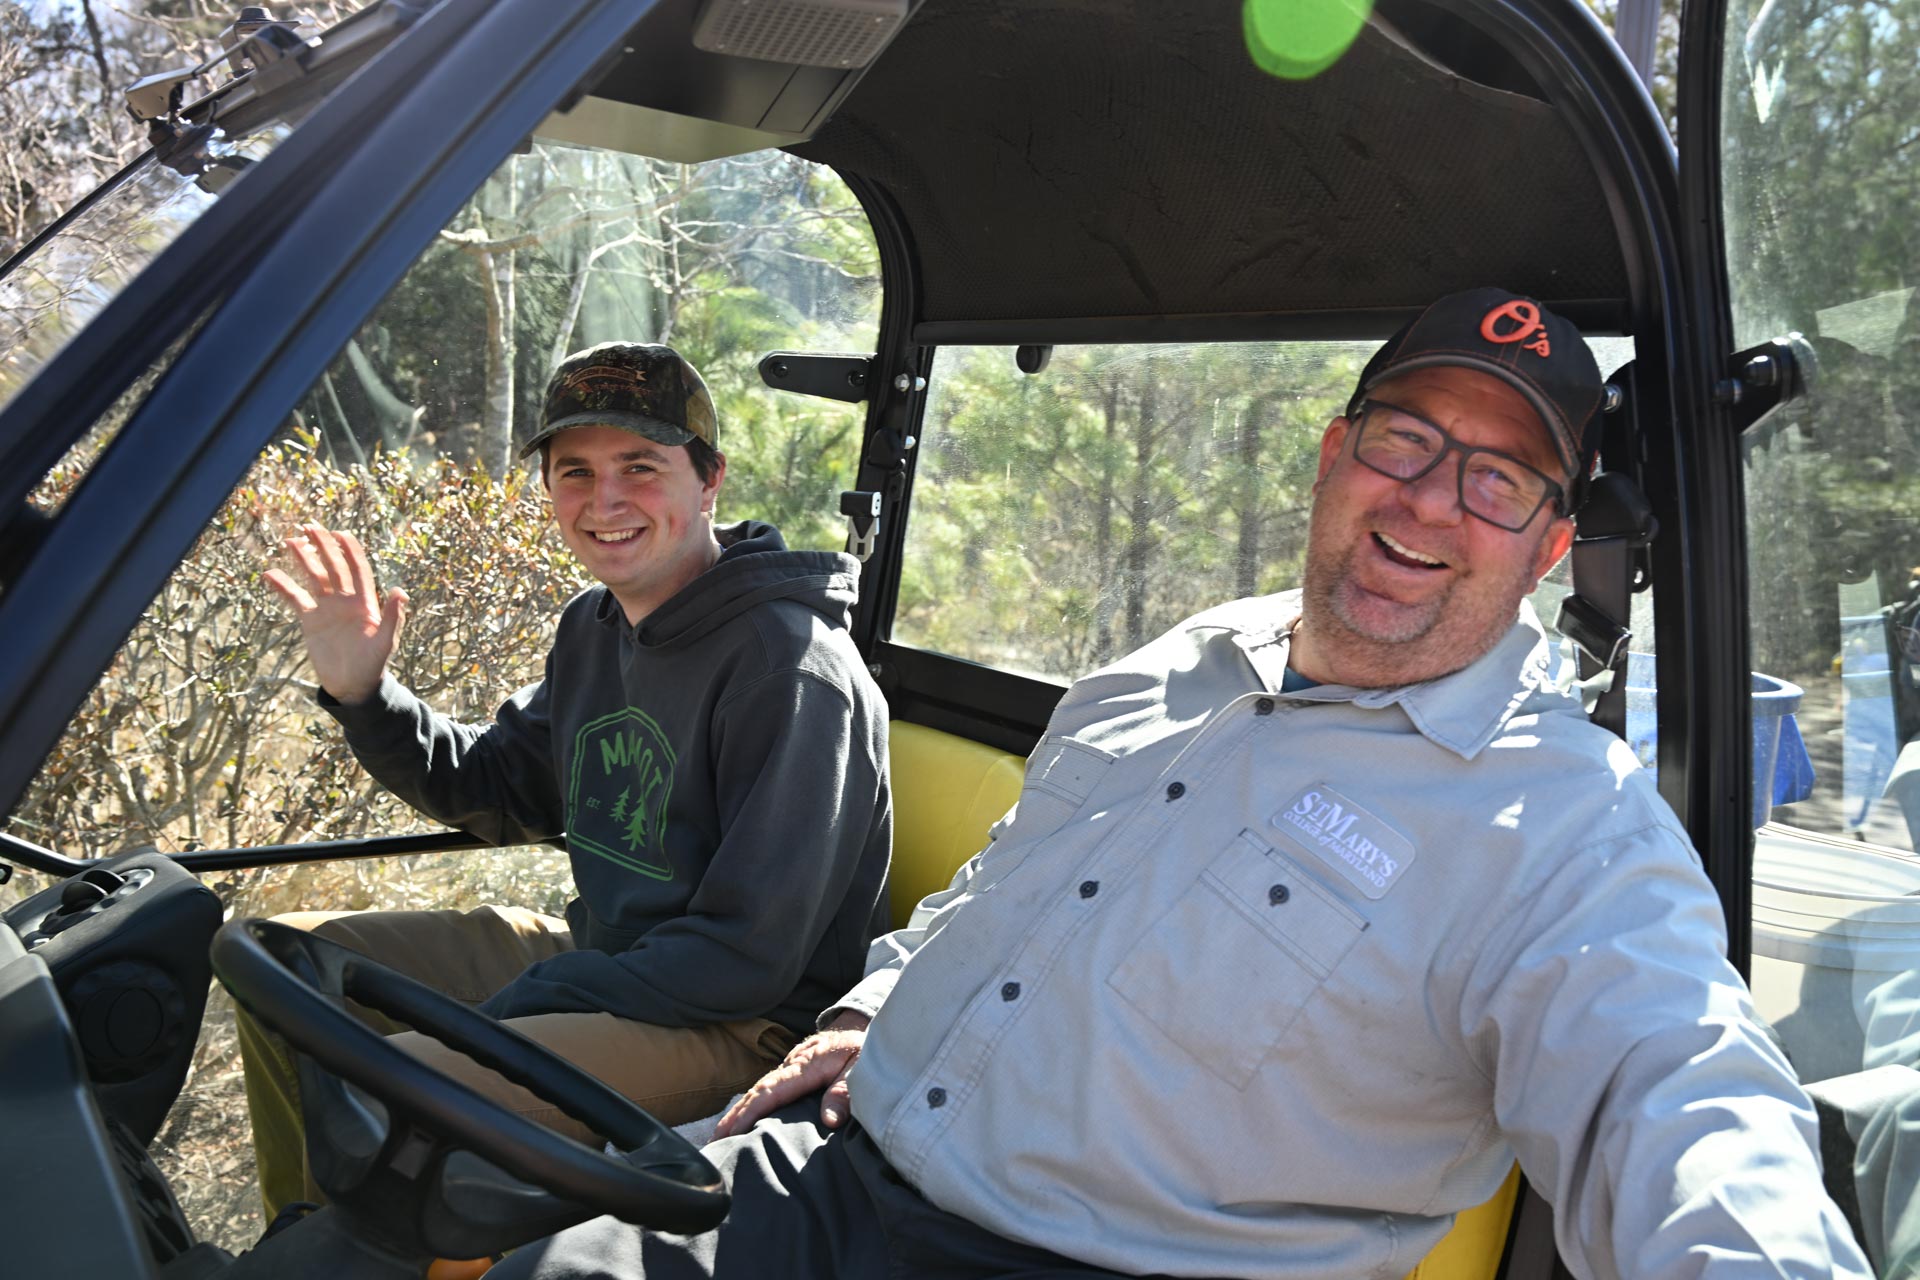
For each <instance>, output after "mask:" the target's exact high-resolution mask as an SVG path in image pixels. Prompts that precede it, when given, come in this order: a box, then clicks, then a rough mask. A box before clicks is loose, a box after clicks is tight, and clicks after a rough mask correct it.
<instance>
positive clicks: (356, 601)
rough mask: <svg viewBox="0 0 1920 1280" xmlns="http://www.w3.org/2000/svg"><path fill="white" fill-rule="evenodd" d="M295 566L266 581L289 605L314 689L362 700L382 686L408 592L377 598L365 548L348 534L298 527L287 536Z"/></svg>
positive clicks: (352, 700)
mask: <svg viewBox="0 0 1920 1280" xmlns="http://www.w3.org/2000/svg"><path fill="white" fill-rule="evenodd" d="M285 545H286V548H287V550H288V551H289V552H291V553H292V554H293V562H294V566H295V569H296V572H297V576H298V580H296V575H295V574H290V573H288V572H286V571H285V570H283V569H269V570H267V572H266V575H265V576H266V580H267V585H268V586H270V587H272V588H273V589H274V591H275V592H276V593H277V594H278V595H279V596H280V598H281V599H283V600H285V601H286V602H287V603H288V604H289V605H290V606H292V608H293V616H294V618H295V620H296V621H298V622H299V624H300V634H301V635H302V636H303V637H304V638H305V639H306V642H307V657H308V659H309V660H310V661H311V662H312V663H313V673H314V677H315V678H316V679H318V680H319V682H320V687H321V688H323V689H325V690H326V691H327V692H328V693H330V694H332V695H333V696H334V698H335V699H336V700H337V701H340V702H343V703H349V704H351V703H356V702H365V701H366V700H367V699H368V698H370V697H372V696H373V693H374V690H376V689H378V688H379V687H380V677H381V675H382V674H383V673H384V672H385V671H386V669H387V659H388V658H391V657H392V656H393V650H394V646H395V645H397V644H398V643H399V641H400V628H401V627H402V626H403V625H405V623H406V613H407V594H406V592H404V591H402V590H400V589H399V588H398V587H395V588H394V589H393V590H391V591H389V592H387V594H386V595H385V596H384V597H383V596H381V594H380V587H379V585H378V584H377V583H376V582H375V581H374V578H373V565H372V563H371V562H370V561H369V560H368V559H367V549H366V548H365V547H363V546H361V545H360V540H359V539H358V538H356V537H354V536H353V535H352V534H350V533H339V532H335V531H333V530H331V529H322V528H321V527H320V526H319V525H317V524H309V525H303V526H301V531H300V533H298V534H297V535H295V536H293V537H291V538H288V539H286V542H285Z"/></svg>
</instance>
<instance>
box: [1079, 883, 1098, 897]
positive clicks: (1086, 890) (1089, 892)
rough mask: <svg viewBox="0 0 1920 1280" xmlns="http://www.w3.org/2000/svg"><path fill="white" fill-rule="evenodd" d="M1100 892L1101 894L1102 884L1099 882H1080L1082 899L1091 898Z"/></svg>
mask: <svg viewBox="0 0 1920 1280" xmlns="http://www.w3.org/2000/svg"><path fill="white" fill-rule="evenodd" d="M1098 892H1100V882H1099V881H1098V880H1082V881H1081V882H1080V896H1081V897H1083V898H1091V897H1092V896H1093V895H1094V894H1096V893H1098Z"/></svg>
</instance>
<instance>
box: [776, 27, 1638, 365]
mask: <svg viewBox="0 0 1920 1280" xmlns="http://www.w3.org/2000/svg"><path fill="white" fill-rule="evenodd" d="M1381 10H1382V12H1383V13H1385V14H1387V15H1389V16H1390V20H1391V24H1392V25H1391V26H1390V27H1386V25H1385V24H1383V23H1381V22H1378V21H1376V23H1375V24H1374V25H1373V26H1370V27H1369V28H1368V29H1367V30H1365V31H1364V32H1363V33H1362V34H1361V37H1360V39H1359V40H1358V41H1357V42H1356V43H1355V44H1354V46H1353V48H1352V49H1351V50H1350V51H1349V52H1348V54H1347V56H1346V57H1345V58H1343V59H1342V60H1341V61H1340V62H1339V63H1338V64H1336V65H1335V66H1334V67H1333V68H1332V69H1330V70H1329V71H1327V72H1325V73H1323V74H1322V75H1321V76H1319V77H1318V78H1317V79H1314V80H1312V81H1309V82H1305V83H1298V82H1289V81H1284V80H1280V79H1276V78H1274V77H1272V76H1269V75H1267V74H1265V73H1264V72H1262V71H1260V70H1259V69H1258V68H1257V67H1255V66H1254V64H1253V62H1252V60H1251V59H1250V58H1249V56H1248V55H1247V53H1246V50H1245V47H1244V45H1243V43H1242V35H1241V27H1240V18H1239V6H1238V5H1232V4H1226V3H1222V2H1221V0H1159V2H1157V3H1147V4H1125V5H1122V4H1116V3H1114V0H1011V2H1008V0H995V2H993V3H988V4H985V5H982V4H980V3H964V2H963V0H926V3H925V4H924V5H923V6H922V7H921V8H920V9H919V10H918V12H917V13H916V14H915V15H914V17H913V19H912V20H911V21H910V22H909V23H908V24H907V26H906V27H905V29H904V30H903V31H902V32H901V33H900V35H899V36H898V37H897V38H896V39H895V40H894V42H893V44H892V45H891V46H890V47H889V48H888V49H887V51H886V52H885V53H884V54H883V55H882V57H881V58H880V60H879V61H878V62H877V63H876V64H875V65H874V66H873V67H872V68H871V69H870V70H869V71H868V72H867V74H866V76H865V78H864V79H862V80H861V81H860V82H859V84H858V85H857V86H856V87H855V88H854V90H853V92H852V93H851V94H850V95H849V97H848V98H847V100H846V102H845V103H844V104H843V105H842V106H841V108H840V110H839V111H838V113H837V114H836V115H835V116H834V118H833V119H832V120H830V121H829V122H828V123H827V124H826V125H825V126H824V127H823V128H822V129H821V130H820V131H819V132H818V134H817V135H816V136H815V137H814V139H813V140H812V141H810V142H808V143H805V144H801V145H798V146H796V147H794V148H793V150H794V151H795V152H796V153H797V154H799V155H802V156H804V157H807V158H809V159H813V160H819V161H823V162H825V163H827V164H830V165H832V166H833V167H834V168H836V169H838V170H840V171H842V172H843V173H847V174H853V175H859V176H862V177H864V178H866V179H869V180H871V181H872V182H874V183H876V184H877V185H878V186H879V187H881V188H882V189H884V190H885V191H886V192H887V193H888V194H889V195H890V196H892V198H893V199H894V201H895V202H896V203H897V204H898V206H899V208H900V211H901V213H902V216H903V218H904V220H905V222H906V224H907V226H908V228H909V231H910V235H911V238H912V242H913V251H914V253H915V255H916V258H917V265H918V269H919V274H920V279H921V282H922V287H923V289H924V294H923V300H922V306H921V309H920V314H919V315H918V316H916V317H915V319H916V321H917V322H919V323H920V324H922V325H926V324H933V325H936V326H937V325H941V324H943V323H952V322H974V323H976V324H978V323H985V322H1001V323H1002V324H1003V325H1004V324H1006V322H1015V325H1016V327H1017V322H1021V321H1034V320H1050V319H1068V318H1074V319H1080V318H1098V319H1106V320H1112V319H1116V318H1123V317H1146V318H1156V317H1158V318H1184V319H1182V320H1181V321H1180V322H1178V323H1175V324H1173V325H1170V326H1168V328H1169V330H1170V331H1178V330H1181V329H1188V330H1191V329H1192V327H1193V325H1192V321H1193V320H1194V319H1195V318H1204V317H1217V318H1219V319H1218V320H1216V321H1214V322H1213V325H1212V327H1213V328H1215V329H1220V328H1223V327H1224V328H1226V329H1232V328H1234V327H1236V325H1246V326H1247V327H1257V322H1255V321H1254V320H1253V317H1257V316H1260V315H1272V314H1273V313H1288V314H1294V315H1298V314H1299V313H1303V312H1306V313H1314V312H1362V313H1374V314H1378V313H1383V312H1384V313H1389V314H1391V313H1397V312H1403V311H1409V310H1412V309H1415V308H1417V307H1419V306H1420V305H1423V304H1424V303H1425V302H1427V301H1430V300H1431V299H1432V298H1433V297H1435V296H1436V295H1438V294H1440V293H1443V292H1446V291H1448V290H1450V289H1454V288H1459V287H1463V286H1466V285H1470V284H1477V283H1498V284H1502V285H1505V286H1506V287H1508V288H1511V289H1515V290H1518V291H1521V292H1525V293H1530V294H1532V295H1534V296H1537V297H1540V298H1541V299H1542V300H1544V301H1547V302H1549V303H1553V304H1556V305H1561V306H1567V307H1568V309H1569V310H1575V311H1577V312H1579V313H1582V314H1583V315H1584V316H1585V317H1587V318H1589V320H1591V319H1593V318H1595V317H1596V315H1609V314H1614V315H1617V314H1622V313H1623V312H1624V307H1623V305H1619V304H1618V300H1619V299H1622V298H1624V297H1625V296H1626V294H1627V276H1626V269H1625V266H1624V263H1623V260H1622V256H1621V251H1620V247H1619V244H1618V242H1617V238H1616V232H1615V229H1614V225H1613V222H1612V220H1611V218H1610V216H1609V212H1608V206H1607V202H1606V199H1605V196H1604V193H1603V191H1602V190H1601V188H1600V185H1599V183H1598V181H1597V180H1596V179H1595V176H1594V173H1593V170H1592V169H1591V167H1590V166H1589V164H1588V161H1587V158H1586V156H1585V154H1584V152H1583V151H1582V149H1581V147H1580V145H1579V143H1578V142H1577V141H1576V139H1575V137H1574V135H1573V133H1572V131H1571V130H1570V129H1569V128H1568V127H1567V125H1566V122H1565V121H1564V120H1563V119H1562V118H1561V116H1560V115H1559V114H1558V113H1557V112H1556V110H1555V109H1554V108H1553V107H1551V106H1549V105H1548V104H1547V103H1546V102H1545V101H1543V100H1542V97H1543V96H1544V95H1541V94H1540V92H1539V90H1538V89H1537V88H1536V87H1534V86H1533V85H1532V84H1531V83H1530V82H1529V81H1528V80H1527V79H1526V77H1525V75H1524V73H1522V72H1520V70H1519V68H1518V66H1517V64H1515V63H1513V62H1512V60H1511V59H1510V58H1508V57H1507V55H1505V54H1504V53H1503V52H1501V51H1500V50H1499V49H1498V48H1497V46H1494V45H1492V44H1491V42H1488V41H1486V40H1485V38H1484V37H1482V36H1480V35H1479V34H1478V33H1477V32H1474V31H1473V30H1472V29H1471V28H1468V27H1466V26H1465V25H1464V24H1462V23H1460V22H1459V21H1458V20H1457V19H1455V18H1451V17H1448V16H1446V15H1444V14H1443V13H1442V12H1441V11H1439V10H1436V9H1432V8H1429V7H1427V6H1426V5H1424V4H1421V3H1419V0H1397V2H1392V3H1383V4H1382V5H1381ZM1383 27H1385V29H1384V30H1383V29H1382V28H1383ZM1416 46H1417V47H1418V48H1419V49H1420V50H1421V52H1415V51H1414V49H1415V47H1416ZM1441 58H1444V59H1445V61H1446V62H1447V63H1449V64H1451V66H1453V67H1457V68H1470V69H1471V76H1472V78H1469V77H1468V76H1466V75H1461V74H1456V72H1455V71H1453V70H1449V69H1448V68H1447V67H1446V66H1443V65H1441V63H1440V61H1439V59H1441ZM1496 86H1503V87H1496ZM1569 304H1572V305H1569Z"/></svg>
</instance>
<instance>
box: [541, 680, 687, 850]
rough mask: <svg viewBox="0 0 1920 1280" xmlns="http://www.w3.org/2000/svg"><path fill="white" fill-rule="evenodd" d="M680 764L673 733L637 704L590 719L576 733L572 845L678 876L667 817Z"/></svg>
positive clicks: (570, 818) (569, 818)
mask: <svg viewBox="0 0 1920 1280" xmlns="http://www.w3.org/2000/svg"><path fill="white" fill-rule="evenodd" d="M674 764H675V758H674V754H673V748H672V747H671V746H670V745H668V743H667V739H666V735H665V734H663V733H661V732H660V726H659V725H657V724H655V723H654V722H653V717H651V716H649V715H648V714H647V713H646V712H644V711H641V710H640V709H639V708H637V707H628V708H627V709H626V710H624V711H616V712H614V713H613V714H612V715H606V716H601V717H600V718H599V719H598V720H594V721H592V722H590V723H588V724H586V725H583V726H582V727H581V729H580V732H579V733H577V734H575V735H574V739H573V778H572V779H571V783H570V785H569V787H568V789H567V843H568V845H569V846H570V847H572V848H574V849H584V850H586V851H587V852H589V853H594V854H598V855H599V856H600V857H602V858H605V859H606V860H607V861H608V862H613V863H618V864H619V865H620V866H623V867H625V868H627V870H629V871H638V872H639V873H640V874H641V875H645V876H652V877H653V878H654V879H656V880H671V879H673V868H672V867H671V866H669V865H668V863H667V854H666V819H667V797H668V796H670V795H672V794H673V768H674Z"/></svg>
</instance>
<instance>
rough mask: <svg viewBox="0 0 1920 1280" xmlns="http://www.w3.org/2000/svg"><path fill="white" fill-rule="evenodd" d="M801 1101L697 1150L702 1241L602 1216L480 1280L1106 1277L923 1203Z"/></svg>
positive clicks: (811, 1102) (848, 1130) (852, 1130)
mask: <svg viewBox="0 0 1920 1280" xmlns="http://www.w3.org/2000/svg"><path fill="white" fill-rule="evenodd" d="M819 1114H820V1103H819V1099H818V1098H807V1099H804V1100H802V1101H801V1102H799V1103H796V1104H795V1105H793V1106H791V1107H788V1108H787V1109H786V1110H784V1111H782V1112H780V1113H779V1114H778V1115H777V1116H774V1117H771V1118H769V1119H767V1120H765V1121H763V1122H761V1124H760V1125H759V1126H757V1127H756V1128H755V1129H754V1130H753V1132H751V1133H746V1134H742V1135H740V1136H739V1137H737V1138H728V1139H725V1140H723V1141H721V1142H716V1143H714V1144H713V1145H712V1146H710V1147H708V1148H707V1150H706V1155H707V1158H708V1159H710V1160H712V1161H713V1163H714V1164H715V1165H716V1166H718V1168H719V1170H720V1172H721V1174H722V1176H723V1177H725V1178H726V1180H727V1182H728V1184H729V1186H730V1187H731V1188H732V1190H733V1209H732V1212H730V1213H729V1214H728V1215H727V1220H726V1221H725V1222H723V1223H721V1224H720V1226H719V1227H718V1228H717V1229H716V1230H714V1231H710V1232H708V1233H707V1234H705V1235H700V1236H675V1235H661V1234H658V1233H655V1232H652V1231H641V1230H640V1229H638V1228H636V1227H631V1226H628V1225H627V1224H626V1223H624V1222H619V1221H616V1220H614V1219H612V1218H596V1219H595V1220H594V1221H592V1222H589V1223H586V1224H584V1225H583V1226H578V1227H575V1228H573V1229H572V1230H571V1231H563V1232H561V1233H560V1234H559V1235H557V1236H554V1237H552V1238H551V1239H548V1240H543V1241H541V1242H539V1243H538V1244H532V1245H528V1246H527V1247H526V1248H524V1249H521V1250H519V1251H517V1252H516V1253H514V1254H513V1255H512V1256H511V1257H509V1258H508V1259H507V1260H506V1261H505V1262H503V1263H501V1264H500V1265H498V1266H496V1267H495V1268H494V1269H493V1270H492V1271H489V1272H488V1273H487V1280H587V1278H588V1277H599V1278H602V1280H643V1278H644V1280H816V1278H818V1280H988V1278H989V1277H992V1278H994V1280H1013V1278H1015V1277H1018V1278H1019V1280H1067V1277H1073V1278H1074V1280H1085V1278H1086V1277H1089V1276H1113V1275H1115V1274H1116V1273H1115V1272H1111V1271H1104V1270H1102V1269H1100V1268H1098V1267H1092V1266H1087V1265H1085V1264H1083V1263H1078V1262H1074V1261H1072V1260H1071V1259H1068V1258H1063V1257H1060V1256H1059V1255H1058V1254H1054V1253H1049V1252H1048V1251H1047V1250H1045V1249H1036V1248H1032V1247H1030V1246H1027V1245H1023V1244H1016V1243H1015V1242H1013V1241H1011V1240H1007V1239H1005V1238H1003V1237H1001V1236H997V1235H995V1234H993V1233H992V1232H991V1231H987V1230H985V1229H983V1228H981V1227H977V1226H975V1225H974V1224H973V1223H971V1222H968V1221H967V1220H966V1219H964V1218H960V1217H956V1216H955V1215H953V1214H951V1213H948V1212H946V1211H945V1210H943V1209H938V1208H936V1207H934V1206H933V1205H931V1204H929V1203H928V1202H927V1201H926V1199H925V1198H923V1197H922V1196H921V1195H920V1193H919V1192H917V1191H915V1190H914V1189H913V1188H912V1187H911V1186H909V1185H908V1184H907V1182H906V1180H905V1179H903V1178H902V1177H901V1176H900V1175H899V1174H898V1173H896V1172H894V1170H893V1166H892V1165H890V1164H888V1163H887V1160H886V1157H884V1156H882V1155H881V1154H880V1150H879V1148H878V1147H876V1146H875V1145H874V1143H873V1140H872V1139H871V1138H869V1137H868V1136H867V1134H866V1133H865V1131H863V1130H862V1129H861V1128H860V1127H859V1125H858V1123H857V1122H854V1121H849V1122H848V1124H847V1125H846V1126H845V1128H844V1129H842V1130H840V1131H835V1132H832V1133H831V1134H829V1133H828V1131H826V1130H823V1129H821V1128H820V1126H819V1124H818V1117H819Z"/></svg>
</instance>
